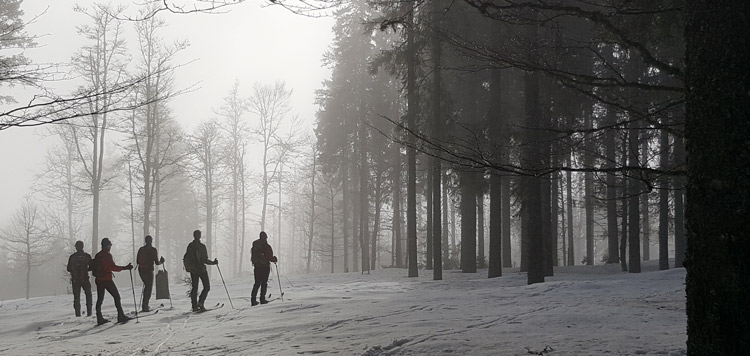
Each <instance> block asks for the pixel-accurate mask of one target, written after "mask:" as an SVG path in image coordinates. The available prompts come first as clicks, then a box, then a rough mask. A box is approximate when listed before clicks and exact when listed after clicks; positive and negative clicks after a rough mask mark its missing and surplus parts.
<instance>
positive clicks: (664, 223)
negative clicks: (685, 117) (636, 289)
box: [659, 130, 669, 270]
mask: <svg viewBox="0 0 750 356" xmlns="http://www.w3.org/2000/svg"><path fill="white" fill-rule="evenodd" d="M659 149H660V150H661V151H660V153H659V166H660V167H661V169H663V170H665V171H666V170H668V169H669V132H668V131H667V130H661V134H660V136H659ZM659 269H660V270H665V269H669V177H668V176H666V175H665V176H662V177H661V178H659Z"/></svg>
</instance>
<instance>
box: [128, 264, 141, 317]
mask: <svg viewBox="0 0 750 356" xmlns="http://www.w3.org/2000/svg"><path fill="white" fill-rule="evenodd" d="M128 272H130V287H131V289H132V290H133V308H136V307H137V303H136V302H135V284H134V283H133V270H132V269H129V270H128ZM135 322H136V323H138V322H140V321H139V320H138V309H136V310H135Z"/></svg>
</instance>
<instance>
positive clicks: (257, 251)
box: [250, 244, 270, 266]
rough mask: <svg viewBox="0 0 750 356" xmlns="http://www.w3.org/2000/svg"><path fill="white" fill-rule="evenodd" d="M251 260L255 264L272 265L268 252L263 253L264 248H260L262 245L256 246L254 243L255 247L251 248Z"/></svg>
mask: <svg viewBox="0 0 750 356" xmlns="http://www.w3.org/2000/svg"><path fill="white" fill-rule="evenodd" d="M250 262H252V263H253V265H255V266H268V265H270V262H268V257H266V254H265V253H263V249H262V248H260V246H255V245H254V244H253V247H251V248H250Z"/></svg>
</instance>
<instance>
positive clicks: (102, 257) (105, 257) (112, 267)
mask: <svg viewBox="0 0 750 356" xmlns="http://www.w3.org/2000/svg"><path fill="white" fill-rule="evenodd" d="M94 259H96V260H97V261H99V263H100V264H101V266H102V271H103V272H104V275H103V276H101V277H96V281H97V282H104V281H111V280H112V272H120V271H122V270H124V269H125V267H124V266H118V265H116V264H115V260H114V259H112V254H110V253H109V252H107V251H104V250H101V251H99V253H97V254H96V257H94Z"/></svg>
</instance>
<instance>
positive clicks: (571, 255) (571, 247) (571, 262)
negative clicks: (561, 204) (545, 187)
mask: <svg viewBox="0 0 750 356" xmlns="http://www.w3.org/2000/svg"><path fill="white" fill-rule="evenodd" d="M572 154H573V153H572V152H571V153H570V154H568V157H567V158H568V167H570V164H571V162H572V158H571V155H572ZM565 175H566V178H567V179H566V180H567V181H568V187H567V188H568V189H567V190H568V266H575V265H576V257H575V255H576V253H575V244H574V242H573V240H574V239H573V173H571V172H570V171H567V172H565Z"/></svg>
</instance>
